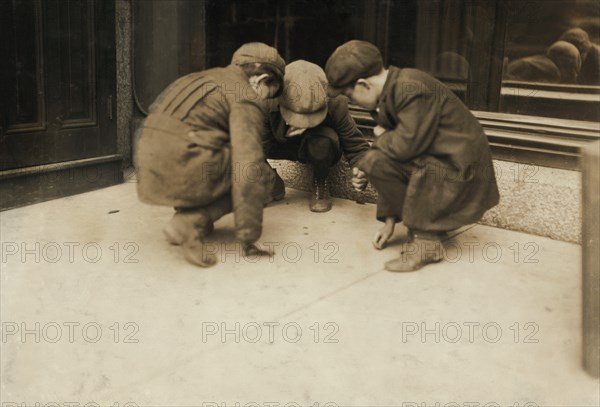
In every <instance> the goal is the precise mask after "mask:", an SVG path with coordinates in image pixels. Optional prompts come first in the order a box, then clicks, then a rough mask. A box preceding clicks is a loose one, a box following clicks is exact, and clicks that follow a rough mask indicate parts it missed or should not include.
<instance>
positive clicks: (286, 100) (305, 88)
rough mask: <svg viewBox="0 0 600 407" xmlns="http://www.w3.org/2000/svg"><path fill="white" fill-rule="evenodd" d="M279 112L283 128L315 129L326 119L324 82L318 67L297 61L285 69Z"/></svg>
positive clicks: (325, 84) (325, 87)
mask: <svg viewBox="0 0 600 407" xmlns="http://www.w3.org/2000/svg"><path fill="white" fill-rule="evenodd" d="M279 110H280V112H281V116H282V117H283V119H284V120H285V121H286V123H287V124H289V125H291V126H294V127H299V128H305V129H306V128H311V127H316V126H318V125H319V124H321V123H322V122H323V120H325V116H327V78H326V77H325V72H323V69H321V67H320V66H318V65H315V64H313V63H311V62H308V61H303V60H298V61H294V62H292V63H290V64H288V65H287V66H286V67H285V76H284V77H283V93H282V94H281V96H280V97H279Z"/></svg>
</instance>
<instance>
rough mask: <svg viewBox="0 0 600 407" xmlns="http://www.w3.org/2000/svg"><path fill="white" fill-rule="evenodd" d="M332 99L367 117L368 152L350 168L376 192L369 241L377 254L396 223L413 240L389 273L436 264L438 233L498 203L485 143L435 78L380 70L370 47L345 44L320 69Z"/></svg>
mask: <svg viewBox="0 0 600 407" xmlns="http://www.w3.org/2000/svg"><path fill="white" fill-rule="evenodd" d="M325 72H326V74H327V79H328V80H329V84H330V86H331V90H332V91H333V93H340V92H341V93H343V94H345V95H346V96H347V97H348V98H350V100H351V101H352V102H354V103H356V104H358V105H360V106H362V107H364V108H366V109H368V110H370V111H372V112H373V113H372V114H373V117H374V118H375V120H377V123H378V126H377V127H375V129H374V135H375V140H374V142H373V145H372V148H371V149H370V150H369V151H368V152H367V154H366V155H365V157H364V158H363V159H361V161H360V162H359V163H358V165H357V167H356V168H353V173H354V178H353V185H354V187H355V188H356V189H358V190H361V189H364V188H365V187H366V184H367V179H368V181H369V182H371V184H372V185H373V186H374V187H375V189H376V190H377V192H378V200H377V219H378V220H380V221H384V222H385V225H384V227H383V228H382V229H381V230H380V231H379V232H378V233H377V235H376V237H375V241H374V245H375V247H376V248H378V249H381V248H383V247H384V246H385V243H386V242H387V241H388V239H389V238H390V237H391V236H392V234H393V232H394V226H395V223H396V222H399V221H400V220H403V221H404V224H405V225H406V226H407V228H408V229H409V231H410V236H411V238H413V245H411V246H408V248H409V249H410V250H406V252H404V253H403V254H402V256H401V257H399V258H397V259H394V260H391V261H389V262H387V263H386V264H385V269H386V270H388V271H413V270H418V269H419V268H421V267H423V266H424V265H426V264H429V263H433V262H437V261H440V260H442V253H441V247H442V237H443V236H444V235H445V232H448V231H450V230H453V229H456V228H458V227H460V226H463V225H466V224H469V223H473V222H476V221H478V220H479V219H480V218H481V216H482V215H483V213H484V212H485V211H486V210H488V209H489V208H491V207H493V206H495V205H496V204H497V203H498V200H499V194H498V187H497V185H496V178H495V175H494V170H493V166H492V159H491V153H490V148H489V145H488V142H487V138H486V136H485V134H484V132H483V129H482V127H481V125H480V124H479V122H478V121H477V119H476V118H475V117H474V116H473V114H472V113H471V112H470V111H469V109H468V108H467V107H466V106H465V105H464V104H463V103H462V102H461V101H460V100H459V99H458V98H456V97H455V96H454V95H453V94H452V92H451V91H450V90H449V89H448V88H447V87H446V86H445V85H444V84H442V83H441V82H439V81H438V80H437V79H435V78H433V77H431V76H430V75H428V74H426V73H424V72H421V71H419V70H417V69H408V68H406V69H400V68H397V67H395V66H390V67H389V68H388V69H385V68H384V66H383V60H382V58H381V54H380V52H379V50H378V49H377V47H375V46H374V45H373V44H370V43H368V42H365V41H357V40H354V41H349V42H347V43H345V44H343V45H341V46H340V47H338V48H337V49H336V50H335V51H334V52H333V54H332V55H331V56H330V58H329V60H328V61H327V65H326V67H325Z"/></svg>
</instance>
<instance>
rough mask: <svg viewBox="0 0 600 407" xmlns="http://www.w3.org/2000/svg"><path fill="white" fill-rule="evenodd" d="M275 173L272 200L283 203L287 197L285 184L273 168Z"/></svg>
mask: <svg viewBox="0 0 600 407" xmlns="http://www.w3.org/2000/svg"><path fill="white" fill-rule="evenodd" d="M273 172H274V173H275V181H274V182H273V191H272V192H271V198H272V200H273V201H281V200H282V199H283V198H284V197H285V183H284V182H283V179H282V178H281V177H280V176H279V174H278V173H277V170H276V169H275V168H273Z"/></svg>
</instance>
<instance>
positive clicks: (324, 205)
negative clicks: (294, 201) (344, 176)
mask: <svg viewBox="0 0 600 407" xmlns="http://www.w3.org/2000/svg"><path fill="white" fill-rule="evenodd" d="M332 205H333V202H332V201H331V195H330V194H329V183H328V182H327V178H325V179H316V178H313V182H312V189H311V193H310V202H309V208H310V210H311V211H312V212H327V211H329V210H330V209H331V206H332Z"/></svg>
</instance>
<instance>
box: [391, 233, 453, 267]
mask: <svg viewBox="0 0 600 407" xmlns="http://www.w3.org/2000/svg"><path fill="white" fill-rule="evenodd" d="M412 235H413V241H412V243H406V244H405V245H404V249H403V251H402V253H401V254H400V257H398V258H396V259H393V260H390V261H388V262H386V263H385V269H386V270H387V271H393V272H407V271H416V270H419V269H420V268H421V267H423V266H426V265H427V264H430V263H437V262H439V261H441V260H442V258H443V253H442V250H443V243H442V237H443V236H445V233H443V232H442V233H435V232H421V231H413V232H412Z"/></svg>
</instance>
